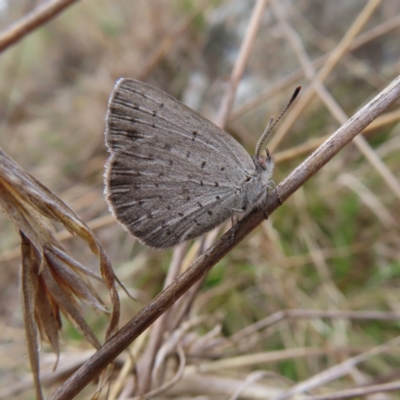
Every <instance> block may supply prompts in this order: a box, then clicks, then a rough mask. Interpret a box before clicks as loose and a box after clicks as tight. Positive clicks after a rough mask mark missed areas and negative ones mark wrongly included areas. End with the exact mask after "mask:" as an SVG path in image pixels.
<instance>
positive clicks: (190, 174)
mask: <svg viewBox="0 0 400 400" xmlns="http://www.w3.org/2000/svg"><path fill="white" fill-rule="evenodd" d="M106 142H107V145H108V147H109V149H110V151H111V157H110V159H109V160H108V166H107V172H106V194H107V199H108V202H109V204H110V206H111V208H112V210H113V212H114V214H115V216H116V217H117V218H118V220H119V221H120V222H121V223H122V224H123V225H124V226H125V227H126V228H127V229H128V230H129V231H130V232H131V233H132V234H133V235H134V236H136V237H137V238H138V239H140V240H141V241H143V242H144V243H146V244H148V245H150V246H153V247H171V246H174V245H175V244H177V243H180V242H182V241H184V240H188V239H191V238H194V237H197V236H199V235H201V234H203V233H205V232H208V231H209V230H210V229H212V228H214V227H215V226H217V225H219V224H220V223H222V222H223V221H224V220H225V219H227V218H229V216H230V215H231V213H232V209H233V208H235V202H236V199H237V196H236V195H235V192H236V190H237V189H239V188H240V187H241V185H242V184H243V181H244V180H245V179H246V176H247V173H248V172H250V171H252V170H254V162H253V160H252V159H251V157H250V156H249V155H248V154H247V152H246V151H245V150H244V149H243V147H242V146H240V145H239V144H238V143H237V142H236V141H235V140H234V139H233V138H232V137H231V136H230V135H229V134H227V133H226V132H224V131H223V130H221V129H220V128H218V127H217V126H215V125H214V124H212V123H211V122H210V121H208V120H206V119H205V118H203V117H202V116H201V115H200V114H198V113H196V112H195V111H193V110H191V109H190V108H188V107H186V106H185V105H183V104H182V103H180V102H179V101H177V100H176V99H174V98H173V97H171V96H169V95H167V94H166V93H164V92H162V91H160V90H157V89H155V88H153V87H151V86H149V85H147V84H145V83H143V82H139V81H135V80H132V79H121V80H120V81H118V83H117V85H116V87H115V89H114V92H113V94H112V96H111V99H110V103H109V111H108V115H107V129H106Z"/></svg>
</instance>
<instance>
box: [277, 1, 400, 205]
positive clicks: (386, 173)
mask: <svg viewBox="0 0 400 400" xmlns="http://www.w3.org/2000/svg"><path fill="white" fill-rule="evenodd" d="M272 4H273V5H274V7H273V8H274V10H275V13H276V16H277V18H278V20H279V21H280V23H281V25H282V27H283V29H284V31H285V33H286V36H287V37H288V39H289V42H290V43H291V44H292V46H293V49H294V50H295V53H296V55H297V57H298V58H299V61H300V64H301V65H302V67H303V69H304V74H305V76H306V77H307V79H309V80H310V81H311V82H312V86H311V90H310V92H309V93H310V94H309V96H308V100H311V97H312V96H313V94H314V93H316V94H317V95H318V96H319V98H320V99H321V100H322V102H323V103H324V104H325V105H326V107H327V108H328V110H329V111H330V112H331V114H332V116H333V117H334V118H335V119H336V120H337V121H338V122H339V123H340V124H344V123H345V122H346V121H347V119H348V117H347V115H346V114H345V113H344V111H343V109H342V108H341V107H340V106H339V105H338V104H337V102H336V101H335V99H334V98H333V97H332V96H331V94H330V93H329V92H328V90H327V89H326V87H325V86H324V85H323V83H322V81H323V80H324V79H325V77H326V76H327V75H328V74H329V72H330V71H331V69H332V68H333V66H334V65H335V64H334V62H335V61H336V60H338V59H339V55H340V53H339V52H337V54H336V58H333V59H332V61H331V62H330V63H329V62H327V66H324V67H323V68H322V69H321V71H320V72H319V74H316V72H315V70H314V67H313V65H312V63H311V60H310V59H309V57H308V55H307V53H306V51H305V49H304V47H303V44H302V42H301V40H300V38H299V37H298V35H297V33H296V32H295V31H294V29H293V28H292V27H291V26H290V25H289V24H288V23H287V21H286V19H285V15H284V12H283V10H282V9H281V8H280V6H279V4H278V2H276V1H273V3H272ZM366 17H367V15H365V18H366ZM360 27H361V24H360ZM355 34H356V33H355V32H354V33H353V35H355ZM351 38H352V35H349V37H348V38H347V41H346V43H345V45H346V46H343V51H344V50H345V49H346V47H348V45H349V41H350V40H351ZM353 142H354V144H355V145H356V146H357V148H358V149H359V150H360V151H361V153H362V154H363V155H364V156H365V157H366V159H367V160H368V161H369V162H370V164H371V165H372V166H373V167H374V168H375V169H376V170H377V171H378V173H379V174H380V175H381V176H382V178H383V179H384V181H385V182H386V183H387V185H388V186H389V187H390V188H391V189H392V191H393V192H394V193H395V194H396V196H397V197H398V198H399V199H400V184H399V182H398V180H397V179H396V178H395V176H394V175H393V174H392V173H391V171H390V170H389V168H387V167H386V165H385V164H384V163H383V161H382V160H381V159H380V158H379V156H378V155H377V153H376V152H375V151H374V150H373V149H372V148H371V146H369V144H368V142H367V141H366V140H365V139H364V138H363V137H362V136H357V137H356V138H355V139H354V140H353ZM271 147H272V145H271Z"/></svg>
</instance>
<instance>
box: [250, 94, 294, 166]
mask: <svg viewBox="0 0 400 400" xmlns="http://www.w3.org/2000/svg"><path fill="white" fill-rule="evenodd" d="M300 89H301V86H298V87H297V88H296V89H295V91H294V92H293V94H292V97H291V99H290V100H289V103H288V104H287V106H286V107H285V108H284V110H283V111H282V112H281V115H280V116H279V117H278V119H277V120H276V121H275V122H274V119H273V118H271V119H270V120H269V122H268V125H267V127H266V128H265V131H264V133H263V134H262V135H261V137H260V139H259V141H258V142H257V146H256V155H255V157H256V159H258V157H259V155H260V151H261V146H262V144H263V143H264V141H265V139H266V138H267V136H268V135H269V133H270V132H271V131H272V129H274V128H275V125H276V124H277V123H278V122H279V120H280V119H281V118H282V117H283V115H284V114H285V113H286V111H287V110H288V109H289V107H290V106H291V105H292V103H293V102H294V101H295V99H296V97H297V95H298V94H299V92H300Z"/></svg>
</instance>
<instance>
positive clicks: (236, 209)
mask: <svg viewBox="0 0 400 400" xmlns="http://www.w3.org/2000/svg"><path fill="white" fill-rule="evenodd" d="M244 213H245V211H244V210H242V209H238V208H232V209H231V223H232V228H234V226H235V225H236V224H235V220H234V217H235V214H236V215H237V214H239V215H243V214H244ZM238 221H239V219H238V220H237V221H236V222H238ZM234 239H235V229H232V242H233V240H234Z"/></svg>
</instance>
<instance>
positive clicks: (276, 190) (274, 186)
mask: <svg viewBox="0 0 400 400" xmlns="http://www.w3.org/2000/svg"><path fill="white" fill-rule="evenodd" d="M271 186H273V188H274V189H275V193H276V196H277V197H278V201H279V205H282V204H283V202H282V199H281V196H279V192H278V189H277V188H276V183H275V181H273V180H272V179H271V180H270V181H269V182H268V187H271ZM267 190H268V189H267Z"/></svg>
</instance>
